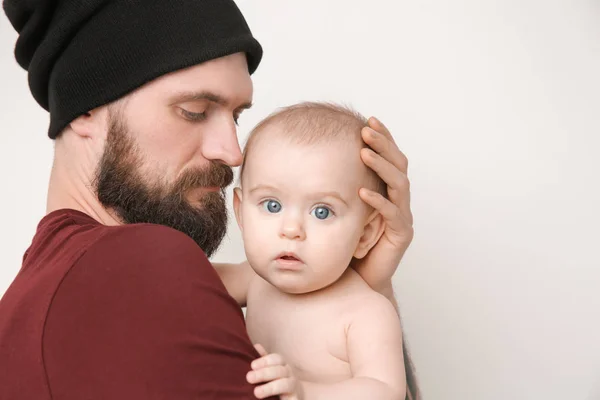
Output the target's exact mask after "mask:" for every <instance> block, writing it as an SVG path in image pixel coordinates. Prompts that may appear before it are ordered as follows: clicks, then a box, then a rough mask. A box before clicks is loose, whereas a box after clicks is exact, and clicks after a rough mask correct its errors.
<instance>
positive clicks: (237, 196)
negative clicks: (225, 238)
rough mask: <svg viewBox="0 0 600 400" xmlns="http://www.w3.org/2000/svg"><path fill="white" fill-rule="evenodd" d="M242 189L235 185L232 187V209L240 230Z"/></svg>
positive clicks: (241, 227)
mask: <svg viewBox="0 0 600 400" xmlns="http://www.w3.org/2000/svg"><path fill="white" fill-rule="evenodd" d="M241 207H242V189H241V188H239V187H236V188H234V189H233V211H234V212H235V219H236V221H237V223H238V226H239V227H240V231H243V230H244V228H243V226H242V210H241Z"/></svg>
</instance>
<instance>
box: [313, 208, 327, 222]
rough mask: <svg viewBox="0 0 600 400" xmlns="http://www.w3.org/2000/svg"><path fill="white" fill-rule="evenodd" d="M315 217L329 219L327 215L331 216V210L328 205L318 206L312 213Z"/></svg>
mask: <svg viewBox="0 0 600 400" xmlns="http://www.w3.org/2000/svg"><path fill="white" fill-rule="evenodd" d="M311 214H313V215H314V216H315V217H317V218H318V219H327V217H329V214H331V210H330V209H329V208H327V207H323V206H321V207H316V208H315V209H314V210H313V211H312V213H311Z"/></svg>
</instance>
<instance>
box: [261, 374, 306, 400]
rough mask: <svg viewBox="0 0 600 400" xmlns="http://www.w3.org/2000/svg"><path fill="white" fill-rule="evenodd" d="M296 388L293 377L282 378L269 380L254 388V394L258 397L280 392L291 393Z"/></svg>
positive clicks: (274, 394) (279, 393)
mask: <svg viewBox="0 0 600 400" xmlns="http://www.w3.org/2000/svg"><path fill="white" fill-rule="evenodd" d="M295 389H296V380H295V379H294V378H283V379H277V380H276V381H271V382H269V383H267V384H265V385H261V386H258V387H256V388H255V389H254V395H255V396H256V397H258V398H259V399H263V398H265V397H269V396H277V395H281V394H291V393H293V392H294V390H295Z"/></svg>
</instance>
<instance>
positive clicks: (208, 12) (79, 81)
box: [3, 0, 262, 139]
mask: <svg viewBox="0 0 600 400" xmlns="http://www.w3.org/2000/svg"><path fill="white" fill-rule="evenodd" d="M3 8H4V11H5V13H6V15H7V16H8V19H9V20H10V21H11V23H12V25H13V27H14V28H15V30H16V31H17V32H18V33H19V38H18V40H17V44H16V47H15V57H16V59H17V62H18V63H19V65H21V66H22V67H23V68H24V69H26V70H27V71H28V76H29V87H30V89H31V93H32V94H33V97H34V98H35V100H36V101H37V102H38V103H39V104H40V105H41V106H42V107H43V108H44V109H46V110H47V111H49V112H50V127H49V130H48V136H50V138H52V139H54V138H56V136H57V135H58V134H59V133H60V132H61V131H62V130H63V129H64V128H65V127H66V126H67V125H68V124H69V123H70V122H71V121H73V120H74V119H75V118H77V117H78V116H80V115H82V114H85V113H86V112H88V111H90V110H92V109H94V108H96V107H99V106H101V105H104V104H107V103H110V102H112V101H114V100H117V99H118V98H120V97H122V96H124V95H126V94H127V93H129V92H131V91H132V90H134V89H136V88H138V87H140V86H141V85H143V84H145V83H147V82H149V81H151V80H153V79H155V78H157V77H159V76H161V75H164V74H166V73H169V72H173V71H176V70H179V69H182V68H186V67H189V66H192V65H195V64H199V63H202V62H205V61H208V60H211V59H215V58H218V57H223V56H226V55H230V54H234V53H237V52H245V53H246V56H247V60H248V69H249V71H250V73H251V74H252V73H253V72H254V71H255V70H256V68H257V67H258V64H259V63H260V60H261V58H262V48H261V46H260V44H259V43H258V42H257V41H256V39H254V37H253V36H252V33H251V32H250V29H249V27H248V25H247V23H246V21H245V19H244V17H243V15H242V13H241V12H240V10H239V9H238V7H237V6H236V4H235V3H234V1H233V0H4V2H3Z"/></svg>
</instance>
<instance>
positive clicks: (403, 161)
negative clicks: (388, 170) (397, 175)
mask: <svg viewBox="0 0 600 400" xmlns="http://www.w3.org/2000/svg"><path fill="white" fill-rule="evenodd" d="M361 133H362V138H363V140H364V141H365V143H366V144H368V145H369V147H371V148H372V149H373V150H374V151H375V152H376V153H377V154H379V155H381V157H383V158H385V159H386V160H388V161H389V162H390V163H392V164H393V165H394V166H395V167H396V168H398V169H399V170H400V171H401V172H403V173H405V174H406V173H407V171H408V158H406V156H405V155H404V153H402V151H400V149H399V148H398V146H397V145H396V142H395V141H394V138H391V137H390V138H388V137H386V136H385V135H383V134H381V133H379V132H377V131H375V130H373V129H371V128H369V127H364V128H363V129H362V131H361Z"/></svg>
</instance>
